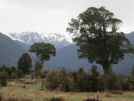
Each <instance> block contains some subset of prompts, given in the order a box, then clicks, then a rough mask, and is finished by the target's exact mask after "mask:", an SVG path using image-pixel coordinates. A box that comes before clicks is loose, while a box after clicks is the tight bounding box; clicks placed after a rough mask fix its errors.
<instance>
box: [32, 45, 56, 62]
mask: <svg viewBox="0 0 134 101" xmlns="http://www.w3.org/2000/svg"><path fill="white" fill-rule="evenodd" d="M30 52H33V53H35V54H36V55H37V56H38V58H39V60H40V62H41V64H43V63H44V61H47V60H49V59H50V57H51V56H55V53H56V49H55V47H54V46H53V45H52V44H49V43H43V42H42V43H35V44H33V45H32V46H31V49H30Z"/></svg>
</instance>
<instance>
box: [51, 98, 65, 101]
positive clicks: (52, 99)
mask: <svg viewBox="0 0 134 101" xmlns="http://www.w3.org/2000/svg"><path fill="white" fill-rule="evenodd" d="M50 101H65V100H64V98H62V97H53V98H51V99H50Z"/></svg>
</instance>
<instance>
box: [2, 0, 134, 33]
mask: <svg viewBox="0 0 134 101" xmlns="http://www.w3.org/2000/svg"><path fill="white" fill-rule="evenodd" d="M133 4H134V1H133V0H124V1H123V0H112V1H111V0H0V31H2V32H16V31H17V32H20V31H39V32H64V31H65V29H66V27H67V25H68V24H67V23H68V22H69V20H70V19H71V18H72V17H76V16H77V15H78V14H79V13H80V12H82V11H84V10H85V9H86V8H87V7H90V6H96V7H99V6H105V7H106V8H108V9H110V10H112V11H113V12H114V13H115V15H116V16H117V17H119V18H121V19H122V20H123V22H124V23H123V25H122V27H121V30H123V31H127V32H128V31H131V30H134V29H133V26H134V19H133V18H134V14H133V11H132V10H133V9H134V6H133Z"/></svg>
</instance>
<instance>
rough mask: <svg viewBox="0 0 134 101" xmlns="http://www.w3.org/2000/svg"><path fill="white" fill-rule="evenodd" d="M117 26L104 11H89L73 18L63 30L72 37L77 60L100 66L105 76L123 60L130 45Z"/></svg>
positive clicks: (112, 17)
mask: <svg viewBox="0 0 134 101" xmlns="http://www.w3.org/2000/svg"><path fill="white" fill-rule="evenodd" d="M121 22H122V21H121V20H120V19H118V18H116V17H115V16H114V14H113V13H112V12H110V11H109V10H107V9H105V8H104V7H100V8H96V7H90V8H88V9H87V10H86V11H84V12H82V13H81V14H79V16H78V17H77V18H75V19H74V18H73V19H72V20H71V22H70V23H69V27H68V28H67V30H68V31H69V32H71V33H76V37H75V38H74V41H75V42H76V44H77V45H78V46H79V50H78V52H79V56H80V57H82V58H87V59H88V60H89V61H90V62H94V61H95V62H97V63H99V64H101V65H102V66H103V69H104V73H109V71H110V67H111V64H116V63H118V62H119V60H122V59H123V57H124V54H125V52H128V51H127V50H128V46H129V44H130V43H129V41H128V39H127V38H126V37H125V35H124V33H123V32H119V31H118V29H119V24H120V23H121Z"/></svg>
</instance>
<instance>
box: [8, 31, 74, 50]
mask: <svg viewBox="0 0 134 101" xmlns="http://www.w3.org/2000/svg"><path fill="white" fill-rule="evenodd" d="M8 36H10V37H11V38H12V39H13V40H19V41H21V42H23V43H25V44H28V45H32V44H33V43H36V42H48V43H51V44H53V45H55V46H56V47H58V48H61V47H65V46H67V45H70V44H72V35H71V34H67V33H65V34H64V33H63V34H57V33H37V32H22V33H8Z"/></svg>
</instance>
